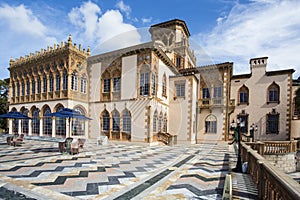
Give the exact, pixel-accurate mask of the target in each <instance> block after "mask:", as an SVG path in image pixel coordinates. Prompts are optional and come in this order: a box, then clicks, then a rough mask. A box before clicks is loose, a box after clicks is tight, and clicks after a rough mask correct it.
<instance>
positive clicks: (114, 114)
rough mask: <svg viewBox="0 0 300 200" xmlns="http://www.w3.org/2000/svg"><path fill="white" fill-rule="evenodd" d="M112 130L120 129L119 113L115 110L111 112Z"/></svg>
mask: <svg viewBox="0 0 300 200" xmlns="http://www.w3.org/2000/svg"><path fill="white" fill-rule="evenodd" d="M112 120H113V121H112V122H113V127H112V128H113V131H120V113H119V112H118V111H117V110H114V111H113V112H112Z"/></svg>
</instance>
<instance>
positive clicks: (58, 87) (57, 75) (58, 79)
mask: <svg viewBox="0 0 300 200" xmlns="http://www.w3.org/2000/svg"><path fill="white" fill-rule="evenodd" d="M55 78H56V88H55V89H56V91H59V90H60V74H59V73H56V77H55Z"/></svg>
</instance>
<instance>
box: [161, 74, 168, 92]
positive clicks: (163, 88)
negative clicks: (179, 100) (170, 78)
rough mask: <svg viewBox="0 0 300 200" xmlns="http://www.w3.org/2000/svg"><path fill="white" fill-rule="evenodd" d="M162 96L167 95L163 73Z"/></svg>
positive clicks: (165, 78)
mask: <svg viewBox="0 0 300 200" xmlns="http://www.w3.org/2000/svg"><path fill="white" fill-rule="evenodd" d="M162 96H164V97H166V96H167V77H166V74H165V73H164V75H163V78H162Z"/></svg>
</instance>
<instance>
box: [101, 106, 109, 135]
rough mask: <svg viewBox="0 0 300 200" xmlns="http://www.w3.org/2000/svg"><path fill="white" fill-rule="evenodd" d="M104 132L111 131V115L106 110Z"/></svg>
mask: <svg viewBox="0 0 300 200" xmlns="http://www.w3.org/2000/svg"><path fill="white" fill-rule="evenodd" d="M102 125H103V126H102V130H103V131H109V129H110V118H109V113H108V112H107V111H106V110H105V111H104V113H103V115H102Z"/></svg>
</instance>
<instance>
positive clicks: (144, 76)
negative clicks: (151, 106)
mask: <svg viewBox="0 0 300 200" xmlns="http://www.w3.org/2000/svg"><path fill="white" fill-rule="evenodd" d="M149 85H150V68H149V66H147V65H143V66H142V67H141V69H140V95H141V96H148V95H149Z"/></svg>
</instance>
